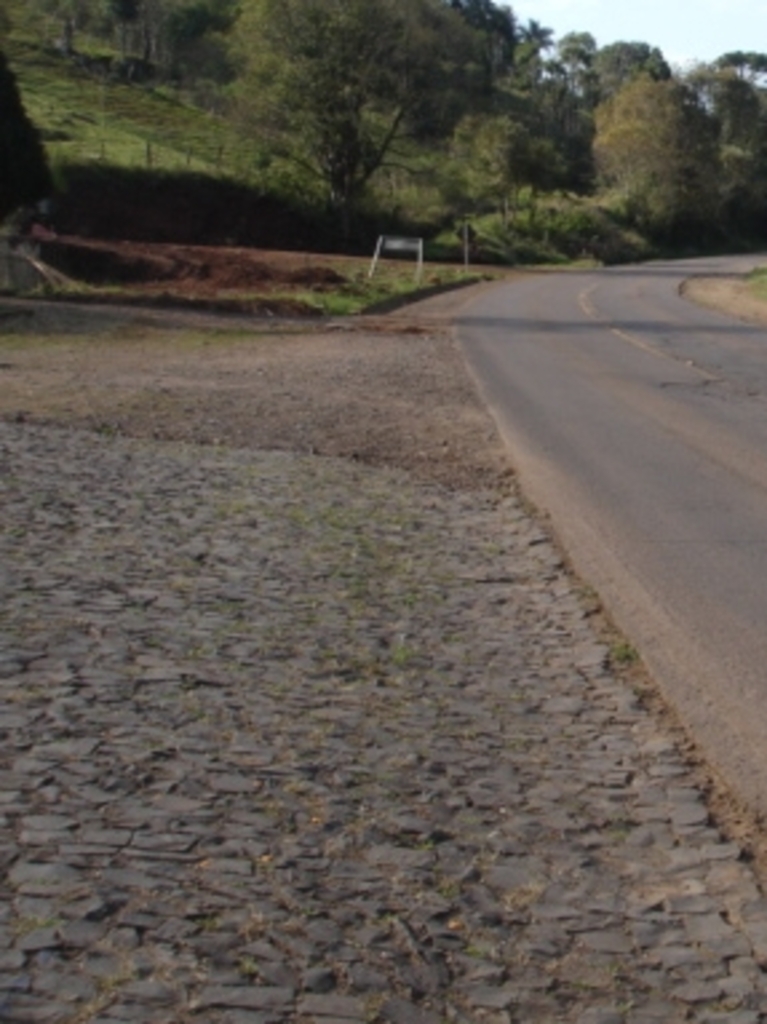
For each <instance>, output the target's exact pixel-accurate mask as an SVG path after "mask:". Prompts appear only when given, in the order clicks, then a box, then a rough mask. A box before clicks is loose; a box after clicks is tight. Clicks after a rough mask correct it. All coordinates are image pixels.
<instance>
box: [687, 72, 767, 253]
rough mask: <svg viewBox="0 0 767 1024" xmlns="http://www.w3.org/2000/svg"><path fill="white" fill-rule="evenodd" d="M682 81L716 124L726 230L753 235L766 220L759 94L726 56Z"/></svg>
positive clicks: (766, 121)
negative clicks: (696, 96) (727, 228)
mask: <svg viewBox="0 0 767 1024" xmlns="http://www.w3.org/2000/svg"><path fill="white" fill-rule="evenodd" d="M730 56H732V55H730ZM752 56H753V55H752ZM686 82H687V84H688V86H689V87H690V88H692V89H694V90H695V92H696V93H697V95H698V96H699V98H700V102H701V104H702V105H703V106H704V107H705V109H706V110H708V111H709V113H710V115H711V117H712V118H713V120H714V122H715V124H716V130H717V138H718V143H719V158H720V165H721V173H720V175H719V193H720V197H721V201H722V208H723V211H724V214H725V217H726V220H727V224H728V227H729V228H730V229H731V230H732V229H734V230H736V231H738V232H739V233H740V232H745V233H746V234H753V233H754V232H755V231H758V230H759V229H760V228H762V226H763V225H764V223H765V218H766V217H767V108H766V106H765V96H764V91H763V90H762V89H761V88H760V87H759V86H758V85H757V84H756V82H755V81H754V80H753V78H752V76H750V75H745V74H743V73H742V72H741V69H740V68H738V67H737V66H735V64H734V63H732V62H730V61H729V59H728V60H725V58H721V59H720V60H718V61H716V62H715V63H714V64H709V65H705V64H704V65H700V66H699V67H697V68H695V69H694V70H693V71H692V72H691V73H690V74H688V75H687V78H686Z"/></svg>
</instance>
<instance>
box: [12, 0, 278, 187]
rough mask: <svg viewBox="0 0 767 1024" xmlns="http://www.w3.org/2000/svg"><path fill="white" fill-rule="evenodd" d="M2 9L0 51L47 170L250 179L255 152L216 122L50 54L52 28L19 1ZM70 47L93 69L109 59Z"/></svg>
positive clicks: (257, 159) (84, 44) (166, 93)
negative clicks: (138, 170)
mask: <svg viewBox="0 0 767 1024" xmlns="http://www.w3.org/2000/svg"><path fill="white" fill-rule="evenodd" d="M5 9H6V11H7V13H8V15H9V17H10V19H11V24H12V28H11V31H10V34H9V35H8V37H7V38H6V39H5V40H4V42H3V48H4V50H5V52H6V55H7V57H8V60H9V63H10V65H11V68H12V70H13V72H14V74H15V75H16V77H17V80H18V83H19V88H20V91H21V95H22V99H23V102H24V105H25V108H26V110H27V113H28V114H29V116H30V117H31V119H32V120H33V122H34V123H35V125H36V126H37V128H38V129H39V130H40V132H41V135H42V138H43V141H44V143H45V146H46V150H47V152H48V155H49V158H50V161H51V164H52V166H53V167H54V169H56V168H59V167H62V166H64V167H66V166H67V165H69V164H88V163H94V164H96V163H98V164H111V165H115V166H119V167H144V168H146V167H151V168H156V169H161V170H168V171H178V170H187V169H188V170H192V171H197V172H202V173H205V174H209V175H214V176H225V177H229V178H234V179H236V180H239V181H244V182H253V183H255V182H256V181H257V178H258V168H259V167H260V166H261V165H262V154H261V152H260V151H259V149H258V147H257V146H256V145H255V144H254V143H253V142H252V141H251V140H249V139H247V138H243V137H242V136H241V135H239V134H238V133H237V132H236V131H235V130H234V129H233V128H232V127H231V126H230V125H229V124H227V123H226V122H225V121H224V120H223V119H221V118H219V117H216V116H214V115H212V114H209V113H206V112H205V111H203V110H200V109H199V108H197V107H195V106H192V105H191V104H189V103H185V102H183V100H182V99H180V98H179V97H178V96H175V95H174V94H173V92H172V91H171V90H170V89H167V88H151V87H143V86H136V85H126V84H120V83H119V82H115V81H112V80H110V79H109V78H108V77H106V76H104V75H100V74H99V73H98V71H97V70H90V71H89V70H87V69H86V68H84V67H82V66H78V64H77V63H76V62H75V61H73V60H72V59H70V58H65V57H64V56H62V55H60V54H59V53H57V51H56V49H55V47H54V46H53V45H52V42H53V38H54V33H53V30H52V23H49V24H47V25H46V24H45V23H41V22H40V21H39V19H33V18H32V17H31V16H30V12H29V10H28V9H27V8H26V6H25V4H24V3H23V0H6V3H5ZM77 45H78V50H82V52H83V54H84V55H85V57H86V59H89V60H91V61H93V62H94V64H95V63H96V59H97V58H98V57H99V56H111V57H115V56H117V54H116V53H115V52H110V51H109V50H107V49H105V47H104V44H103V42H101V41H98V42H96V41H93V40H89V39H88V37H86V36H82V37H78V40H77Z"/></svg>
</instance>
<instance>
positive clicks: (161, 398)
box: [0, 286, 509, 488]
mask: <svg viewBox="0 0 767 1024" xmlns="http://www.w3.org/2000/svg"><path fill="white" fill-rule="evenodd" d="M479 287H482V286H479ZM464 301H466V296H465V295H457V294H455V295H449V296H443V297H442V298H441V299H440V300H439V301H437V300H430V301H427V302H424V303H421V304H418V305H417V306H414V307H411V308H408V309H407V310H403V311H402V312H400V313H398V314H394V315H392V316H390V317H367V318H355V319H349V320H342V321H337V322H329V321H321V322H313V323H312V324H311V325H309V324H307V323H306V322H305V321H304V322H303V323H302V322H285V321H280V322H279V324H278V325H276V324H275V323H274V322H273V321H269V320H266V319H262V320H259V319H254V318H249V317H209V316H204V315H195V314H179V313H167V314H163V313H161V312H158V313H148V312H147V311H145V310H136V309H130V308H125V309H115V308H110V309H96V308H91V307H87V306H86V307H74V306H70V305H56V304H32V303H24V304H22V303H17V304H11V303H6V304H5V305H4V307H3V308H2V309H0V332H1V333H0V383H1V385H2V386H1V387H0V417H2V418H5V419H8V420H20V421H26V422H47V423H58V424H61V425H68V426H78V427H86V428H90V429H92V430H95V431H98V432H100V433H103V434H109V435H112V436H116V435H121V436H126V437H137V438H151V439H158V440H160V439H168V440H182V441H190V442H193V443H196V444H204V445H216V446H229V447H236V448H254V449H262V450H283V451H296V452H300V453H310V452H311V453H315V454H320V455H332V456H341V457H347V458H353V459H355V460H358V461H360V462H361V463H366V464H369V465H377V466H391V467H398V468H402V469H407V470H409V471H411V472H415V473H416V474H417V475H418V476H420V477H421V478H423V479H428V480H432V481H435V482H439V483H441V484H446V485H448V486H450V487H451V488H464V487H470V488H473V487H488V486H490V487H495V486H496V485H497V484H498V483H499V481H502V480H503V478H504V476H505V475H507V474H508V473H509V466H508V462H507V456H506V453H505V451H504V449H503V446H502V444H501V442H500V440H499V439H498V436H497V434H496V430H495V427H494V424H493V422H492V420H491V418H490V416H489V415H488V413H487V411H486V410H485V409H484V407H483V406H482V404H481V402H480V400H479V398H478V396H477V395H476V393H475V390H474V387H473V385H472V383H471V382H470V381H469V379H468V377H467V375H466V372H465V369H464V366H463V360H462V357H461V354H460V352H459V351H458V349H457V347H456V345H455V343H454V342H453V340H452V338H451V336H450V333H449V330H448V319H449V316H450V314H451V311H452V310H454V309H455V308H457V307H458V306H459V305H460V304H461V303H462V302H464Z"/></svg>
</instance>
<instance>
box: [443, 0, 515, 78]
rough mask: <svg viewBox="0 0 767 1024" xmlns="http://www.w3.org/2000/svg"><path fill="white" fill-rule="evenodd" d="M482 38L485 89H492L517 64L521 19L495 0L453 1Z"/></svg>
mask: <svg viewBox="0 0 767 1024" xmlns="http://www.w3.org/2000/svg"><path fill="white" fill-rule="evenodd" d="M449 6H450V7H452V9H453V10H454V11H457V12H458V13H459V14H460V15H461V17H462V18H463V19H464V21H465V22H466V24H467V25H469V26H471V28H472V29H474V31H475V32H476V33H477V35H478V37H479V39H480V40H481V44H480V52H481V61H482V66H483V71H484V76H485V88H486V90H487V91H488V92H490V91H492V89H493V88H494V86H495V84H496V82H497V81H498V79H499V78H500V77H502V76H503V75H506V74H509V73H510V72H511V71H512V69H513V67H514V53H515V50H516V48H517V45H518V43H519V41H520V36H519V30H518V27H517V21H516V18H515V17H514V12H513V11H512V10H511V8H509V7H499V6H498V5H497V4H496V3H494V2H493V0H449Z"/></svg>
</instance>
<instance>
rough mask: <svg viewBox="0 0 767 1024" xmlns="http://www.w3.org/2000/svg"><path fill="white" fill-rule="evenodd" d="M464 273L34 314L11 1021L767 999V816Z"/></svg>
mask: <svg viewBox="0 0 767 1024" xmlns="http://www.w3.org/2000/svg"><path fill="white" fill-rule="evenodd" d="M461 301H462V299H461V298H460V297H458V296H453V297H452V298H451V299H450V301H449V304H448V305H447V306H445V305H442V306H438V305H437V304H435V303H432V304H431V305H425V306H421V307H420V308H419V309H414V308H411V309H409V310H404V311H402V312H401V313H399V314H396V315H394V316H392V317H391V318H370V319H367V320H360V321H359V322H355V325H354V327H353V328H352V327H350V325H349V324H345V323H338V324H332V323H328V324H324V325H318V327H317V329H316V330H312V331H311V332H307V330H306V325H305V324H304V325H300V324H296V325H284V324H283V325H280V327H279V329H277V328H276V327H275V326H274V325H269V324H268V323H255V324H254V323H253V322H252V321H251V322H250V323H245V322H234V321H231V320H227V321H226V322H224V321H221V322H216V323H212V322H206V323H205V324H204V323H203V322H202V321H199V320H197V321H195V322H194V324H193V325H190V322H189V321H187V320H184V322H183V323H176V325H175V326H172V327H171V326H169V325H168V324H160V323H158V321H157V320H156V319H151V318H150V319H149V320H146V319H145V318H144V315H143V314H136V313H135V312H130V311H128V312H127V313H124V314H123V313H120V312H119V311H117V312H116V311H115V310H110V311H109V312H108V313H103V314H101V313H99V314H95V315H94V314H92V313H84V314H82V315H80V314H78V313H77V311H73V310H71V309H70V310H64V309H60V310H50V309H47V308H40V309H37V308H36V309H34V310H33V311H32V312H31V313H30V312H29V311H24V310H23V309H22V308H21V307H19V306H13V307H11V308H10V309H6V310H4V312H5V313H7V314H9V315H7V316H5V317H4V318H3V319H2V320H1V321H0V322H1V323H3V324H4V325H5V328H4V329H5V333H4V334H2V335H0V375H1V376H0V379H1V380H2V385H3V386H2V389H0V403H2V404H1V405H0V503H1V504H2V509H3V516H2V520H1V521H0V592H1V597H2V600H0V695H1V696H2V700H0V738H2V741H3V744H2V747H1V748H0V868H2V877H1V880H0V1019H2V1020H3V1021H4V1022H8V1024H22V1022H30V1021H46V1022H52V1024H86V1022H90V1024H128V1022H131V1021H143V1022H151V1024H166V1022H167V1024H171V1022H174V1024H179V1022H180V1024H184V1022H202V1024H330V1022H340V1021H342V1022H354V1024H444V1021H451V1022H455V1024H522V1022H525V1024H527V1022H531V1021H536V1022H537V1021H541V1022H543V1021H563V1022H567V1024H571V1022H572V1024H614V1022H617V1024H649V1022H661V1021H662V1022H663V1024H673V1022H677V1021H678V1022H682V1021H698V1022H700V1024H708V1022H716V1021H727V1022H728V1024H759V1022H761V1021H764V1020H765V1019H767V975H765V971H764V967H765V965H767V931H765V925H764V909H765V903H764V900H763V898H762V892H761V888H760V883H759V879H758V877H757V875H755V873H754V871H753V868H752V865H751V863H750V861H749V857H748V854H747V847H746V846H745V844H744V843H743V842H740V841H735V840H734V838H733V835H732V833H730V834H725V833H723V831H722V829H721V827H720V824H719V822H718V818H717V814H716V811H715V809H712V805H711V803H710V802H709V796H710V793H709V787H710V785H711V780H710V779H708V778H707V776H706V775H705V773H704V772H703V771H702V770H701V769H700V768H699V767H696V765H695V764H694V758H693V757H692V751H691V748H690V747H689V744H688V743H687V741H686V740H685V738H684V736H683V734H682V733H681V732H680V731H679V730H677V729H676V728H675V727H674V725H673V722H672V721H671V720H670V718H668V716H662V715H658V714H657V712H656V710H654V705H653V700H652V695H651V692H650V691H648V690H647V688H646V687H645V686H643V685H642V682H641V677H640V676H636V677H631V676H630V675H629V676H627V675H625V674H624V673H621V672H618V671H617V670H616V659H617V658H618V651H617V650H616V649H611V646H610V639H609V638H608V637H607V635H606V634H605V632H604V630H603V628H602V627H601V626H600V624H599V619H598V616H597V614H596V613H597V610H598V609H597V605H596V602H595V600H594V598H593V595H589V594H587V593H585V592H583V590H582V589H581V588H579V586H578V584H577V581H574V580H573V578H572V576H571V575H570V573H569V572H568V569H567V566H566V564H565V562H564V561H563V558H562V555H561V553H560V552H559V551H558V549H557V548H556V546H555V544H554V543H553V542H552V540H551V538H550V537H549V536H548V535H547V533H546V530H545V528H543V527H542V525H541V523H540V522H538V521H537V520H536V519H534V518H533V517H532V516H531V515H530V514H529V510H528V509H527V508H526V507H525V505H524V502H523V500H522V499H521V497H520V496H519V495H518V494H517V492H516V490H515V487H514V481H513V476H512V475H511V474H510V468H509V466H508V461H507V456H506V454H505V451H504V449H503V447H502V446H501V444H500V441H499V440H498V438H497V434H496V432H495V429H494V426H493V424H492V421H491V420H490V418H489V416H488V414H487V412H486V411H485V410H484V408H483V407H482V405H481V403H480V402H479V400H478V398H477V396H476V393H475V391H474V389H473V386H472V385H471V383H470V382H469V380H468V379H467V376H466V373H465V370H464V367H463V363H462V360H461V357H460V352H459V351H458V350H457V348H456V347H455V345H454V343H453V340H452V338H451V336H450V332H449V330H448V327H447V322H446V320H447V319H449V313H450V309H451V308H455V307H454V306H451V305H450V304H454V303H460V302H461ZM137 315H138V320H137V319H136V316H137ZM46 317H49V318H52V319H50V320H49V321H46V320H45V319H44V318H46ZM62 317H65V318H69V319H68V320H66V321H65V320H62V319H61V318H62ZM40 318H43V319H42V320H41V319H40ZM57 318H58V319H57ZM42 323H50V324H52V325H53V327H54V330H53V332H52V333H45V332H44V331H42V330H41V324H42ZM623 653H624V654H625V652H623Z"/></svg>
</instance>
